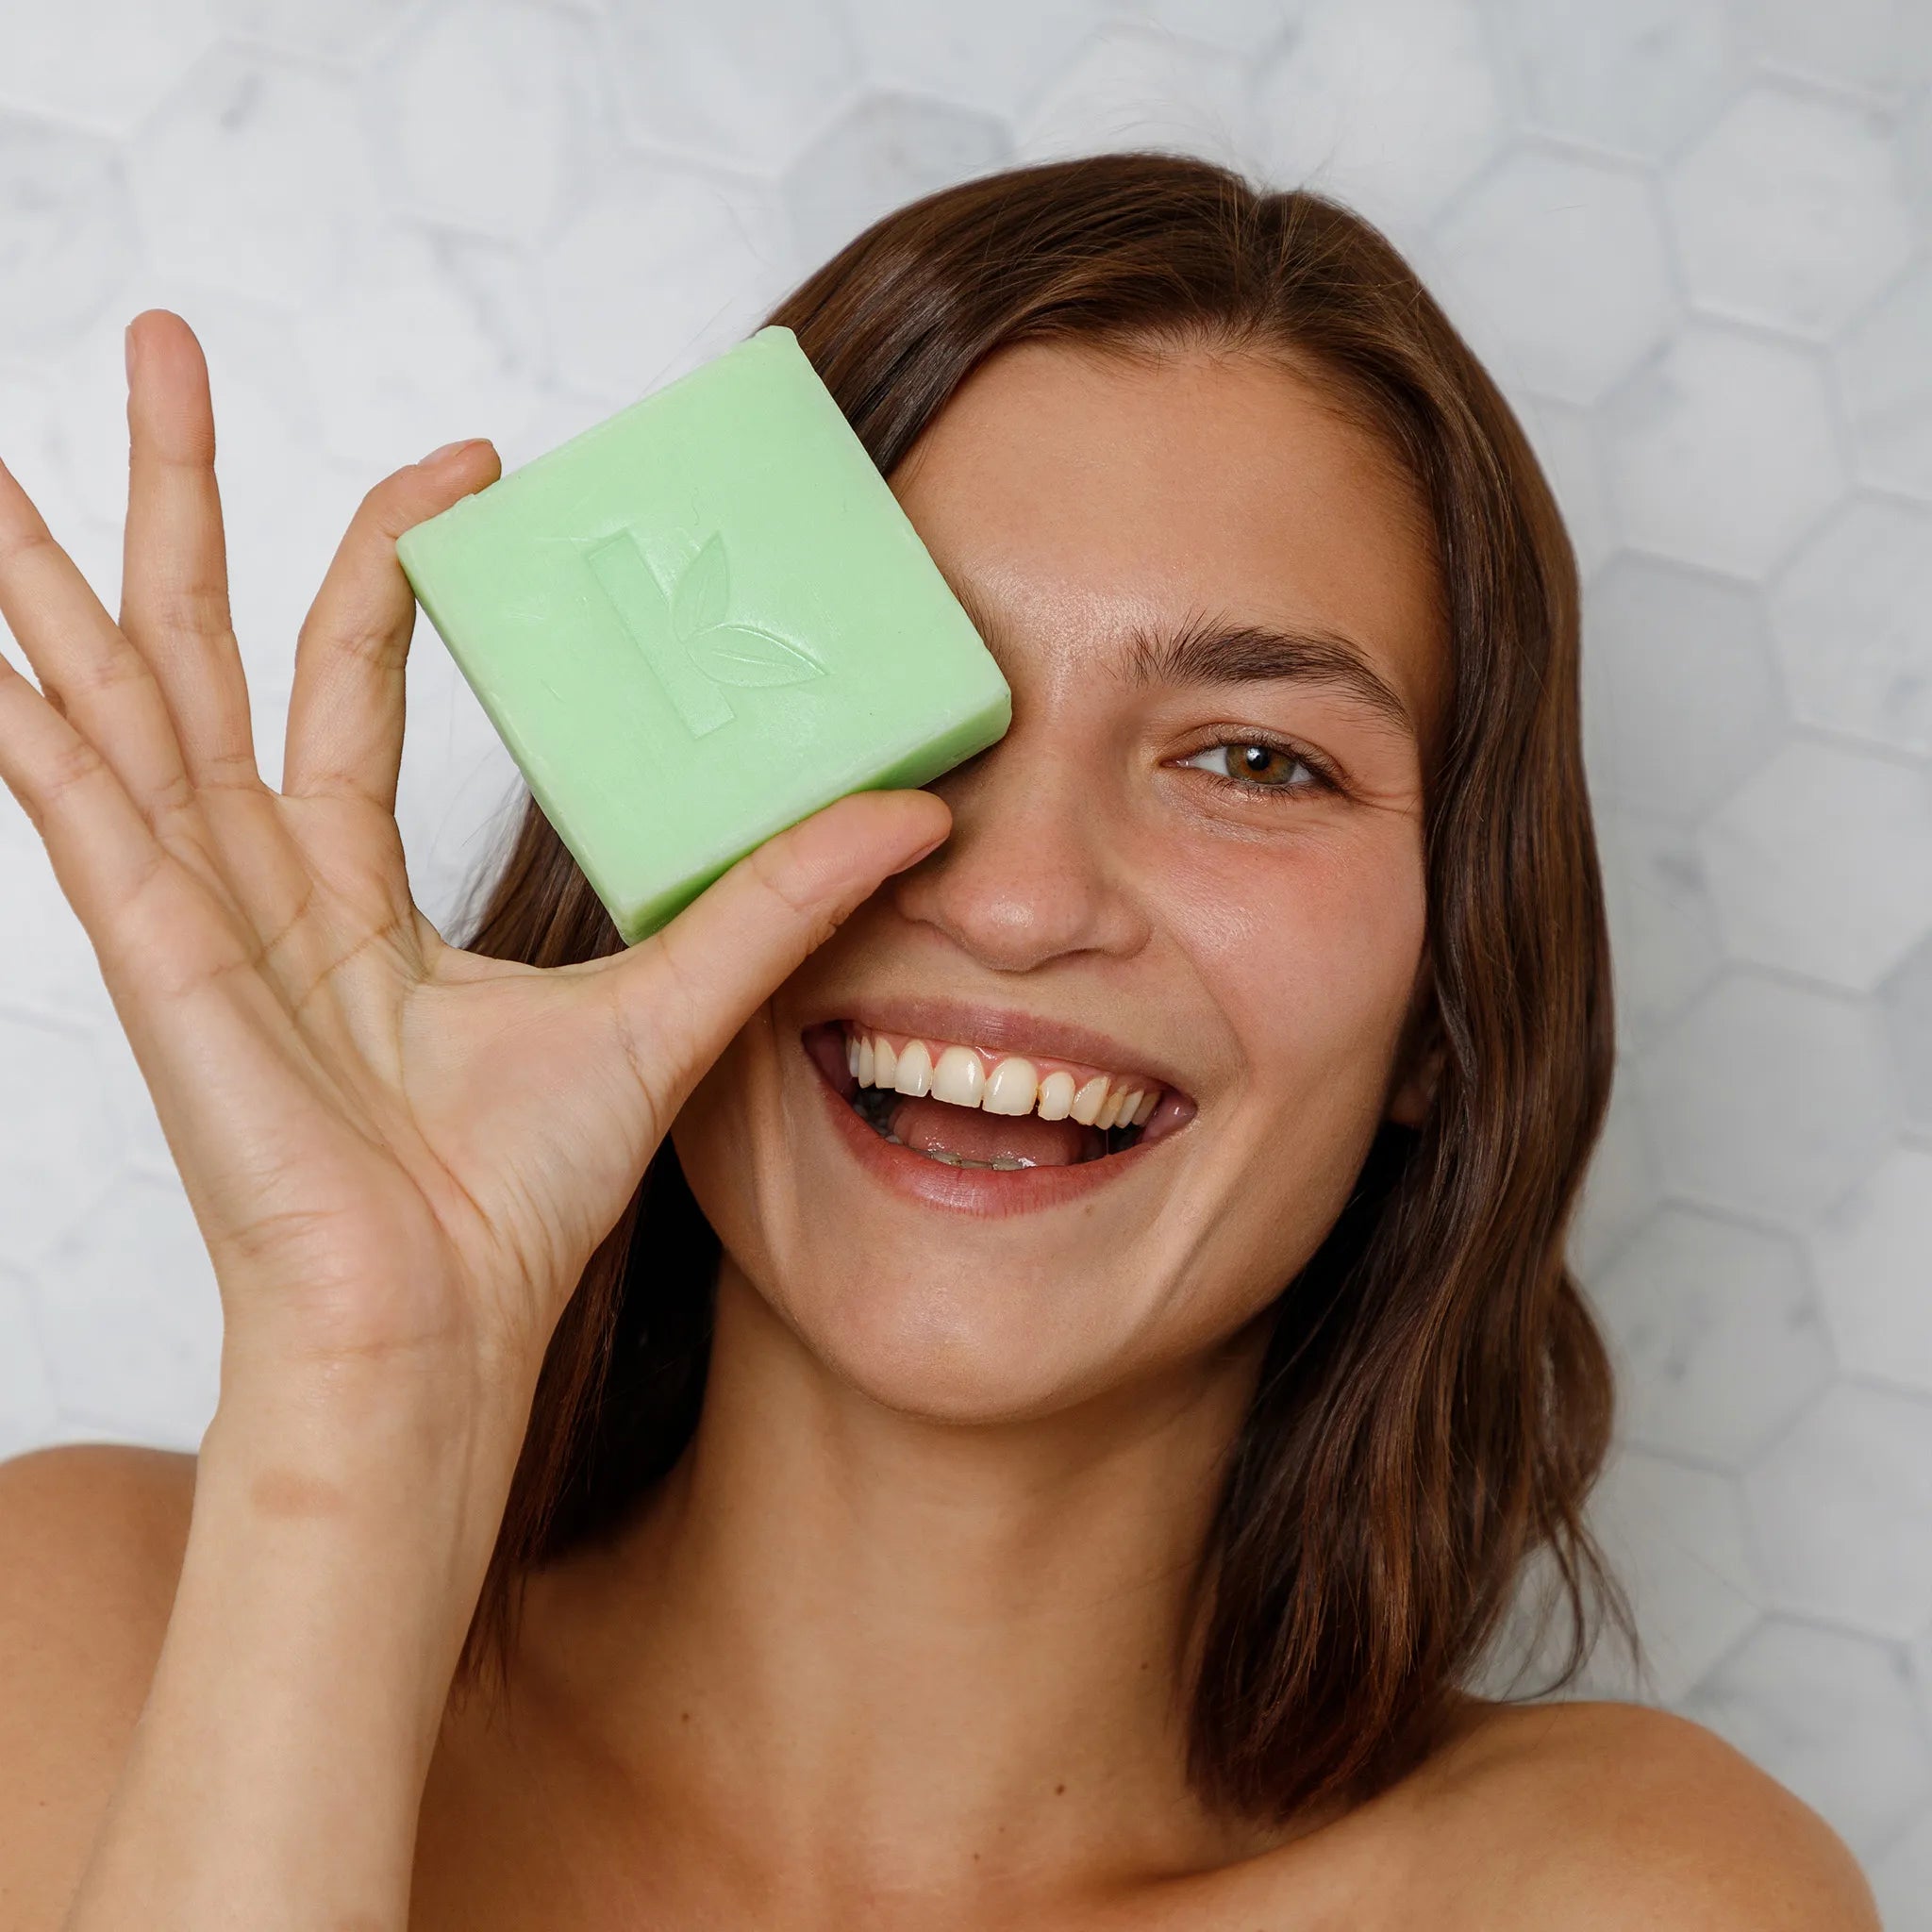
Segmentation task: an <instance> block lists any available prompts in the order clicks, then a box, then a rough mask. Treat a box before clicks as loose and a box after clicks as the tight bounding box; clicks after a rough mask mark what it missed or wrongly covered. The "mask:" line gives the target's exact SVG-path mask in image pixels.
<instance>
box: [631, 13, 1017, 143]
mask: <svg viewBox="0 0 1932 1932" xmlns="http://www.w3.org/2000/svg"><path fill="white" fill-rule="evenodd" d="M978 18H980V16H979V15H977V14H975V15H974V19H975V20H977V19H978ZM608 33H609V35H610V42H611V50H612V53H613V55H614V57H615V58H614V59H613V60H612V63H611V79H612V83H613V85H614V86H615V87H616V89H617V95H618V100H619V103H620V105H621V106H622V108H623V110H624V115H625V123H626V125H628V127H629V129H630V131H631V133H632V134H633V135H634V136H635V137H636V139H637V140H639V141H641V142H645V143H646V144H647V145H649V146H651V147H653V148H658V149H669V150H673V151H675V152H676V153H679V154H684V155H690V156H691V157H693V158H699V159H703V160H708V161H716V162H721V163H723V164H724V165H725V166H727V167H735V168H745V169H753V170H757V171H759V172H761V173H767V174H775V173H776V172H777V171H778V170H779V169H781V168H783V167H785V166H787V165H788V164H789V163H790V162H791V160H792V159H793V158H796V156H797V155H798V154H799V153H800V152H801V151H802V150H803V149H804V147H805V146H806V144H807V143H808V142H810V141H811V140H813V139H814V138H815V137H816V136H817V135H818V134H819V133H820V132H821V131H822V130H823V129H824V128H826V127H828V126H830V125H831V124H832V123H833V122H834V121H835V120H837V119H838V117H839V115H840V114H841V113H842V112H843V111H844V109H845V107H846V105H847V104H848V103H849V102H850V101H851V99H852V98H853V96H854V95H855V94H856V93H857V92H858V79H859V74H858V49H857V47H856V46H855V45H854V43H853V39H852V29H851V27H850V25H848V23H847V21H846V18H845V15H844V12H843V11H842V10H841V8H840V7H839V6H838V5H837V4H836V0H790V4H788V5H786V6H784V7H776V8H774V7H771V6H768V5H766V4H765V0H712V4H710V5H708V6H705V7H701V8H689V9H683V8H668V7H663V6H660V5H658V4H657V0H617V4H615V5H614V6H613V7H612V8H611V9H610V15H609V24H608Z"/></svg>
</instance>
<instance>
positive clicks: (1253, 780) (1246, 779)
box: [1180, 739, 1336, 792]
mask: <svg viewBox="0 0 1932 1932" xmlns="http://www.w3.org/2000/svg"><path fill="white" fill-rule="evenodd" d="M1203 759H1209V760H1216V761H1218V762H1210V763H1205V764H1204V763H1203V762H1202V760H1203ZM1180 762H1181V763H1182V764H1183V765H1191V766H1192V767H1193V768H1194V769H1195V770H1196V771H1201V772H1213V773H1215V774H1217V775H1218V776H1220V777H1223V778H1227V779H1230V780H1232V781H1233V782H1234V783H1236V784H1239V785H1244V786H1245V787H1246V788H1247V789H1249V790H1250V791H1287V792H1296V791H1334V790H1335V789H1336V787H1335V781H1334V779H1333V778H1331V777H1330V776H1329V774H1327V773H1326V772H1325V771H1324V770H1323V768H1322V767H1321V766H1320V765H1318V764H1316V763H1315V762H1314V760H1313V759H1312V758H1307V757H1305V756H1304V755H1303V754H1302V753H1300V752H1296V751H1289V750H1288V749H1286V748H1285V747H1284V746H1282V745H1278V744H1263V743H1258V742H1257V741H1253V740H1250V739H1227V740H1224V741H1222V742H1221V743H1219V744H1210V745H1208V746H1205V747H1204V748H1203V749H1202V750H1200V751H1197V752H1195V753H1194V754H1193V755H1192V756H1191V757H1190V758H1182V759H1181V760H1180ZM1297 771H1302V772H1306V773H1307V774H1308V776H1307V780H1305V781H1304V782H1302V783H1301V784H1294V783H1292V782H1291V778H1292V774H1294V773H1295V772H1297Z"/></svg>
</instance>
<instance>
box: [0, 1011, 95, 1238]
mask: <svg viewBox="0 0 1932 1932" xmlns="http://www.w3.org/2000/svg"><path fill="white" fill-rule="evenodd" d="M0 1067H5V1068H6V1069H7V1074H8V1104H7V1106H6V1107H4V1108H0V1259H5V1260H7V1261H10V1262H12V1263H13V1264H14V1265H15V1266H16V1267H22V1268H25V1267H26V1266H28V1265H29V1264H30V1263H32V1262H34V1261H35V1260H37V1259H38V1258H39V1257H41V1256H42V1255H43V1254H44V1253H46V1252H47V1250H48V1249H49V1248H51V1247H52V1245H53V1244H54V1242H55V1241H58V1239H59V1238H60V1236H61V1235H62V1234H63V1233H64V1232H66V1230H67V1229H68V1228H70V1227H72V1226H73V1225H74V1224H75V1223H76V1222H78V1221H79V1220H80V1219H81V1218H82V1216H83V1215H85V1214H87V1213H89V1211H90V1210H91V1209H92V1208H94V1207H95V1205H96V1204H97V1203H98V1202H99V1200H100V1199H101V1196H102V1195H103V1194H105V1193H107V1192H108V1191H111V1189H112V1188H113V1186H114V1184H115V1175H116V1169H117V1168H118V1166H119V1163H120V1159H121V1147H120V1143H119V1141H118V1140H117V1139H116V1137H115V1134H114V1130H113V1126H112V1124H111V1123H110V1122H109V1120H108V1114H107V1110H106V1108H104V1106H103V1105H102V1102H101V1091H100V1088H101V1081H100V1072H99V1069H98V1067H97V1066H96V1064H95V1061H94V1056H93V1051H92V1046H91V1044H90V1042H89V1039H88V1035H87V1034H86V1032H84V1031H83V1030H82V1029H81V1028H80V1027H78V1026H76V1025H72V1024H67V1023H65V1022H61V1021H56V1020H54V1019H51V1018H48V1017H46V1016H44V1015H29V1014H26V1013H20V1012H8V1011H0Z"/></svg>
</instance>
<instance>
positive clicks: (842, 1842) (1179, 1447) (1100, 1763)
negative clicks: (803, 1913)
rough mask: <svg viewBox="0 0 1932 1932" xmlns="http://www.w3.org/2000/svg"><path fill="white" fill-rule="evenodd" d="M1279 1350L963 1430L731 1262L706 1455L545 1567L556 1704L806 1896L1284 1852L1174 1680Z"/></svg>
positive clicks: (654, 1795)
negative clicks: (1257, 1400)
mask: <svg viewBox="0 0 1932 1932" xmlns="http://www.w3.org/2000/svg"><path fill="white" fill-rule="evenodd" d="M1258 1359H1259V1339H1258V1336H1257V1338H1256V1339H1255V1340H1254V1341H1253V1342H1252V1343H1244V1344H1243V1346H1242V1347H1241V1350H1240V1351H1239V1352H1237V1353H1232V1354H1230V1355H1229V1356H1228V1357H1226V1358H1225V1359H1224V1360H1222V1361H1219V1362H1217V1363H1214V1364H1211V1365H1203V1366H1201V1367H1199V1368H1198V1369H1197V1370H1196V1371H1194V1372H1193V1373H1192V1374H1190V1375H1187V1376H1180V1375H1176V1376H1173V1377H1170V1378H1169V1379H1168V1380H1167V1381H1165V1382H1164V1383H1161V1384H1159V1385H1154V1384H1149V1385H1146V1386H1144V1387H1142V1388H1141V1389H1140V1390H1139V1391H1136V1392H1134V1393H1133V1394H1132V1395H1128V1394H1126V1393H1124V1392H1122V1391H1110V1392H1109V1393H1108V1395H1107V1396H1106V1397H1105V1398H1102V1399H1099V1400H1095V1401H1092V1402H1090V1403H1087V1404H1085V1405H1082V1406H1081V1407H1077V1408H1074V1409H1068V1410H1064V1411H1062V1412H1060V1413H1059V1414H1058V1415H1055V1416H1052V1417H1049V1418H1046V1419H1043V1420H1035V1421H1016V1422H1010V1423H1006V1424H991V1425H982V1424H971V1425H969V1424H935V1423H933V1422H930V1421H927V1420H924V1419H921V1418H914V1417H908V1416H906V1415H903V1414H899V1413H895V1412H893V1411H891V1410H890V1409H887V1408H885V1407H882V1406H880V1405H879V1404H877V1403H876V1402H874V1401H873V1400H872V1399H871V1398H870V1397H868V1396H866V1395H864V1394H863V1393H861V1392H860V1391H857V1390H855V1389H853V1388H852V1387H850V1386H849V1385H847V1384H844V1383H841V1382H840V1381H838V1380H836V1379H835V1378H834V1377H832V1376H831V1375H830V1374H827V1372H826V1371H825V1370H824V1367H823V1366H822V1365H821V1364H820V1363H818V1362H817V1361H816V1360H815V1359H814V1358H813V1357H811V1356H810V1355H809V1354H808V1352H807V1351H806V1349H805V1348H804V1347H803V1345H802V1344H801V1343H800V1342H799V1341H798V1339H797V1337H796V1336H795V1335H794V1334H793V1333H792V1332H791V1329H790V1328H789V1327H787V1326H786V1325H785V1324H783V1323H782V1322H781V1321H779V1320H778V1318H777V1317H776V1316H775V1315H774V1313H773V1311H772V1309H771V1307H770V1306H769V1305H768V1304H767V1303H766V1302H765V1300H764V1299H763V1298H762V1297H761V1296H760V1295H759V1294H758V1291H756V1290H755V1289H754V1288H752V1286H751V1285H750V1284H749V1283H748V1282H747V1281H746V1280H745V1279H744V1277H743V1276H742V1275H741V1274H739V1272H738V1271H737V1269H736V1268H735V1266H734V1265H733V1264H732V1262H731V1261H730V1259H729V1257H726V1259H725V1260H724V1264H723V1266H722V1269H721V1274H720V1280H719V1288H718V1307H717V1324H716V1331H715V1339H714V1342H713V1348H712V1356H711V1365H710V1372H709V1377H708V1384H707V1388H706V1394H705V1405H704V1412H703V1417H702V1420H701V1422H700V1424H699V1427H698V1431H697V1434H696V1437H695V1439H694V1440H693V1441H692V1443H691V1447H690V1449H689V1450H688V1451H687V1453H686V1455H685V1457H683V1458H682V1460H681V1461H680V1462H679V1464H678V1466H677V1468H676V1469H675V1471H674V1472H673V1474H671V1476H670V1477H668V1478H667V1479H666V1481H665V1482H664V1483H663V1484H662V1485H661V1486H660V1488H659V1489H658V1491H657V1492H655V1493H654V1494H653V1496H652V1497H651V1498H650V1499H649V1501H648V1503H647V1504H646V1505H645V1506H644V1507H642V1508H641V1510H640V1511H639V1513H638V1515H637V1517H636V1518H635V1520H634V1521H633V1522H632V1523H631V1524H629V1525H627V1526H626V1528H625V1531H624V1532H623V1534H622V1535H621V1536H619V1537H618V1538H616V1539H615V1540H613V1541H611V1542H610V1543H608V1545H605V1546H602V1547H600V1548H598V1549H596V1550H594V1551H587V1552H584V1553H582V1554H580V1555H575V1556H573V1557H571V1558H569V1559H568V1560H567V1561H566V1562H565V1563H564V1564H562V1565H560V1566H558V1568H557V1569H555V1570H553V1571H549V1572H545V1573H541V1574H540V1575H539V1576H538V1577H536V1578H535V1579H533V1581H532V1587H531V1595H530V1609H529V1612H528V1613H527V1615H526V1621H525V1633H526V1641H530V1642H531V1644H532V1646H533V1648H534V1649H535V1650H536V1651H538V1652H539V1653H540V1655H539V1656H538V1657H536V1658H535V1660H534V1666H533V1667H534V1668H535V1669H536V1670H537V1671H539V1672H540V1673H541V1679H542V1684H543V1691H542V1697H543V1702H544V1704H545V1706H546V1707H547V1708H548V1709H549V1710H550V1711H552V1712H553V1713H556V1714H558V1716H560V1717H561V1718H563V1719H564V1720H565V1721H567V1722H568V1723H569V1724H571V1725H573V1726H575V1727H581V1731H582V1737H581V1739H580V1740H579V1741H580V1743H581V1744H582V1746H583V1748H584V1749H585V1750H587V1751H590V1752H591V1753H593V1754H594V1756H595V1757H596V1758H598V1759H599V1760H601V1761H602V1762H603V1763H604V1764H605V1766H606V1777H607V1779H608V1780H611V1781H612V1782H611V1783H610V1787H609V1788H610V1789H611V1790H613V1792H615V1791H621V1792H622V1793H623V1794H624V1796H623V1799H622V1801H621V1802H622V1803H624V1804H625V1805H628V1806H634V1807H636V1816H637V1818H638V1819H639V1820H645V1819H648V1820H651V1821H653V1826H654V1828H653V1831H652V1836H653V1837H654V1838H656V1837H658V1829H657V1828H656V1827H658V1826H667V1825H668V1821H670V1820H672V1819H674V1818H675V1820H676V1821H677V1827H676V1829H675V1830H671V1829H668V1828H666V1829H664V1830H663V1833H662V1836H663V1840H664V1841H665V1843H667V1844H673V1843H675V1844H676V1845H678V1846H684V1847H690V1848H691V1851H690V1854H689V1855H690V1856H691V1857H699V1856H702V1857H707V1858H724V1859H728V1860H730V1861H732V1866H733V1868H735V1869H738V1870H740V1871H742V1872H744V1873H745V1874H747V1876H749V1875H750V1874H753V1873H757V1874H761V1876H762V1878H763V1879H764V1881H765V1882H768V1883H770V1884H771V1885H774V1886H782V1887H783V1888H784V1889H785V1891H786V1893H787V1894H788V1895H790V1896H792V1897H794V1898H796V1897H801V1896H807V1897H808V1896H811V1895H813V1894H822V1895H824V1896H825V1897H826V1898H827V1900H828V1901H829V1900H830V1899H832V1898H834V1897H851V1896H855V1895H858V1894H864V1895H879V1894H893V1895H906V1894H912V1893H918V1892H924V1891H926V1890H931V1891H933V1892H936V1893H942V1894H944V1895H947V1896H951V1897H955V1898H957V1897H958V1896H959V1895H960V1889H961V1888H962V1887H964V1888H965V1889H966V1890H968V1891H977V1890H980V1889H981V1888H982V1887H983V1886H997V1885H1000V1884H1003V1883H1007V1882H1024V1883H1026V1884H1027V1885H1028V1886H1029V1887H1034V1886H1037V1885H1038V1884H1040V1883H1041V1882H1051V1881H1052V1879H1053V1878H1054V1877H1055V1876H1056V1875H1057V1874H1064V1876H1065V1880H1066V1882H1067V1884H1068V1885H1069V1886H1070V1887H1084V1886H1089V1885H1091V1886H1096V1887H1097V1886H1099V1885H1102V1884H1104V1883H1106V1882H1107V1881H1108V1880H1113V1879H1121V1880H1125V1879H1129V1878H1131V1877H1133V1876H1135V1875H1137V1874H1143V1875H1146V1876H1152V1875H1154V1874H1156V1873H1158V1872H1181V1871H1188V1870H1195V1869H1200V1868H1201V1867H1202V1866H1203V1865H1205V1864H1208V1863H1212V1862H1215V1861H1217V1860H1220V1861H1224V1860H1226V1859H1229V1858H1232V1857H1238V1856H1241V1855H1242V1854H1243V1853H1244V1852H1245V1851H1247V1850H1248V1849H1251V1848H1252V1849H1259V1848H1260V1845H1261V1843H1262V1842H1263V1840H1262V1839H1261V1838H1259V1837H1257V1835H1256V1834H1255V1833H1253V1832H1251V1831H1243V1830H1241V1829H1239V1828H1230V1827H1229V1826H1228V1825H1226V1824H1224V1823H1217V1822H1215V1821H1213V1820H1211V1819H1209V1818H1208V1817H1207V1816H1206V1815H1205V1814H1204V1813H1203V1812H1202V1811H1201V1809H1200V1807H1199V1806H1198V1804H1197V1802H1196V1801H1195V1799H1194V1798H1193V1797H1192V1795H1191V1792H1190V1791H1189V1790H1188V1788H1187V1786H1186V1783H1185V1779H1184V1777H1183V1774H1182V1763H1183V1754H1184V1748H1185V1739H1186V1724H1187V1711H1186V1707H1185V1701H1184V1700H1183V1699H1181V1698H1179V1697H1177V1696H1176V1694H1175V1684H1176V1677H1177V1672H1178V1671H1179V1670H1180V1668H1181V1666H1180V1662H1179V1659H1180V1657H1182V1655H1183V1654H1184V1652H1185V1648H1186V1643H1187V1621H1188V1612H1189V1607H1190V1603H1191V1589H1190V1585H1191V1576H1192V1574H1193V1569H1194V1565H1195V1561H1196V1557H1197V1552H1198V1551H1199V1549H1200V1547H1201V1544H1202V1541H1203V1539H1204V1538H1205V1536H1206V1534H1207V1530H1208V1522H1209V1518H1210V1516H1211V1513H1212V1509H1213V1506H1214V1502H1215V1499H1216V1496H1217V1493H1218V1490H1219V1481H1220V1468H1221V1463H1222V1458H1223V1457H1224V1454H1225V1451H1226V1448H1227V1446H1228V1444H1229V1443H1230V1441H1232V1439H1233V1436H1234V1434H1235V1432H1236V1430H1237V1429H1238V1427H1239V1424H1240V1421H1241V1415H1242V1413H1243V1411H1244V1409H1245V1407H1246V1404H1247V1401H1248V1397H1249V1394H1250V1391H1251V1390H1252V1387H1253V1378H1254V1375H1255V1374H1256V1372H1257V1367H1258ZM1282 1836H1283V1834H1282V1833H1279V1832H1275V1833H1274V1834H1272V1837H1271V1838H1270V1839H1269V1840H1266V1841H1272V1842H1278V1841H1279V1840H1280V1839H1281V1837H1282ZM700 1848H701V1849H700Z"/></svg>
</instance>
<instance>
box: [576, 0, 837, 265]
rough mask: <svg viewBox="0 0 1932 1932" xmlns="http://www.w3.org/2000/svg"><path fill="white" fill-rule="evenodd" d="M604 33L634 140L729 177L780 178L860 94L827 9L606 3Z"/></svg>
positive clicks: (721, 0) (831, 1) (649, 0)
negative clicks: (710, 165) (740, 173)
mask: <svg viewBox="0 0 1932 1932" xmlns="http://www.w3.org/2000/svg"><path fill="white" fill-rule="evenodd" d="M608 33H609V37H610V49H611V54H612V57H613V58H612V59H611V63H610V77H611V81H612V84H613V86H614V87H615V88H616V90H617V96H618V100H619V102H620V104H621V105H622V107H623V109H624V114H625V124H626V125H627V126H628V127H629V129H630V132H631V134H632V136H633V137H634V138H635V139H636V140H638V141H640V142H643V143H645V144H646V145H647V146H649V147H652V148H655V149H658V150H660V151H669V152H672V153H675V154H681V155H687V156H690V157H691V158H694V159H702V160H707V161H712V162H717V163H719V164H721V165H723V166H725V167H731V168H741V169H752V170H757V171H758V172H761V173H766V174H774V173H776V171H777V170H779V169H780V168H783V167H785V166H786V165H787V164H788V163H789V162H790V161H791V160H792V159H793V158H795V157H796V156H797V155H798V154H799V153H800V151H801V150H802V149H803V148H804V147H805V146H806V144H807V143H808V142H810V141H811V140H812V139H813V138H814V137H815V136H817V135H818V134H819V133H820V132H821V130H823V129H824V128H826V127H828V126H830V125H831V124H832V123H833V122H834V121H835V120H837V119H838V117H839V115H840V114H841V112H843V110H844V108H845V107H846V104H847V103H848V102H849V101H850V100H851V99H852V97H853V96H854V94H855V93H856V92H858V79H859V74H858V49H857V47H856V46H855V45H854V43H853V39H852V29H851V26H850V25H849V23H848V22H847V20H846V17H845V14H844V12H843V10H842V9H841V8H840V7H839V6H838V5H836V4H835V0H789V4H788V5H786V6H784V7H776V8H774V7H770V6H767V5H764V4H762V0H709V4H708V5H707V6H704V7H701V8H670V7H664V6H660V5H658V0H613V5H612V6H611V8H610V10H609V16H608ZM672 279H673V277H671V276H666V277H665V278H664V280H665V281H666V282H669V281H670V280H672ZM676 279H678V280H681V279H682V277H681V276H679V277H676Z"/></svg>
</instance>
